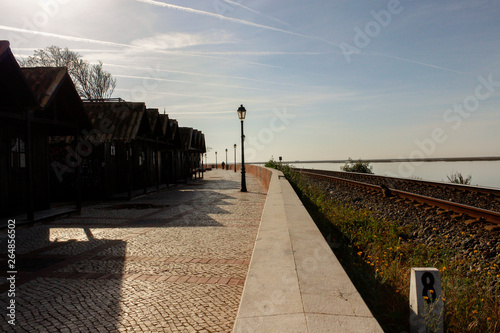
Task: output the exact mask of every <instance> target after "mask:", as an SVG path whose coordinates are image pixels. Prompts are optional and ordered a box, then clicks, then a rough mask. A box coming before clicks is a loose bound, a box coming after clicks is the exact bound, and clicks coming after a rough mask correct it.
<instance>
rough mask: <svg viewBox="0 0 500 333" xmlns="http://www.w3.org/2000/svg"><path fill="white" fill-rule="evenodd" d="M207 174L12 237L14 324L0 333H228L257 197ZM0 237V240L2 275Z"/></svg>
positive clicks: (252, 188)
mask: <svg viewBox="0 0 500 333" xmlns="http://www.w3.org/2000/svg"><path fill="white" fill-rule="evenodd" d="M240 176H241V175H240V173H239V172H237V173H235V172H233V171H222V170H213V171H210V172H207V173H205V179H204V180H197V181H194V182H192V183H190V184H186V185H179V186H178V187H177V188H175V189H170V190H167V191H163V192H159V193H155V194H151V195H148V196H145V197H142V198H138V199H136V200H132V201H113V202H106V203H103V204H99V205H94V206H89V207H84V208H83V211H82V214H81V215H80V216H74V217H71V218H65V219H59V220H56V221H53V222H50V223H40V224H36V225H33V226H31V227H28V226H18V227H17V228H16V267H15V269H16V270H17V274H15V275H16V282H15V289H16V290H15V293H16V295H15V297H14V298H13V299H14V300H15V302H16V303H15V304H16V308H15V316H16V317H15V320H16V326H15V327H13V326H11V325H9V324H8V323H7V318H6V306H7V303H6V302H7V301H9V300H10V298H8V297H7V291H8V289H9V286H8V285H7V284H6V283H4V282H5V281H6V280H5V275H6V273H7V269H2V271H1V272H0V274H2V275H3V276H4V277H3V278H2V281H1V282H2V283H3V284H2V285H0V294H1V295H0V308H1V309H2V310H0V317H1V319H0V321H1V323H0V325H1V329H0V331H2V332H117V331H118V332H230V331H231V330H232V328H233V326H234V321H235V318H236V313H237V309H238V306H239V302H240V298H241V293H242V290H243V284H244V282H245V278H246V275H247V271H248V264H249V262H250V258H251V255H252V251H253V247H254V243H255V238H256V235H257V230H258V226H259V223H260V220H261V215H262V210H263V207H264V202H265V200H266V189H265V188H264V187H263V186H262V185H260V184H259V183H258V182H257V180H256V179H255V178H254V177H253V176H251V175H247V187H248V191H249V192H247V193H241V192H240V191H239V190H240ZM6 241H7V238H6V232H2V235H1V237H0V252H1V253H2V264H3V265H2V267H6V260H5V259H4V258H5V257H6V256H5V254H6V252H7V245H6Z"/></svg>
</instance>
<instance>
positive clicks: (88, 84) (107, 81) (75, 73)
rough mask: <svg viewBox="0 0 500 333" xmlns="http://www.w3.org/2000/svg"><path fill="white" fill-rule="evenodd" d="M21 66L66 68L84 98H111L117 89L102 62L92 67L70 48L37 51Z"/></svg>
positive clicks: (55, 47)
mask: <svg viewBox="0 0 500 333" xmlns="http://www.w3.org/2000/svg"><path fill="white" fill-rule="evenodd" d="M19 64H20V65H21V66H22V67H66V68H67V69H68V74H69V75H70V77H71V79H72V80H73V82H74V83H75V87H76V90H77V91H78V94H79V95H80V97H82V98H87V99H105V98H110V97H111V95H112V94H113V91H114V90H115V87H116V80H115V79H113V77H112V75H111V73H109V72H107V71H105V70H104V69H103V68H102V62H101V61H99V64H95V65H91V64H89V63H87V62H86V61H84V60H82V59H81V55H80V54H78V53H77V52H73V51H70V50H68V48H65V49H61V48H60V47H58V46H54V45H52V46H49V47H47V48H45V49H39V50H35V52H34V55H33V56H30V57H28V58H26V59H21V60H20V61H19Z"/></svg>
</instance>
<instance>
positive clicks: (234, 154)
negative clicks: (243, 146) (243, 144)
mask: <svg viewBox="0 0 500 333" xmlns="http://www.w3.org/2000/svg"><path fill="white" fill-rule="evenodd" d="M234 172H236V143H235V144H234Z"/></svg>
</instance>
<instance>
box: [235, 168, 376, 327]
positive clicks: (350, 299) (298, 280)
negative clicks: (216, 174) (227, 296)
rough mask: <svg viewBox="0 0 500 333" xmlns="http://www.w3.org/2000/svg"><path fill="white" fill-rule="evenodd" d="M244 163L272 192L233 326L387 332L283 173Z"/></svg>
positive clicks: (267, 202)
mask: <svg viewBox="0 0 500 333" xmlns="http://www.w3.org/2000/svg"><path fill="white" fill-rule="evenodd" d="M245 168H246V171H247V172H248V173H250V174H254V175H255V176H256V177H257V178H258V179H259V180H260V181H262V182H263V183H264V184H267V185H266V186H268V193H267V198H266V203H265V206H264V211H263V214H262V219H261V223H260V227H259V231H258V234H257V240H256V242H255V247H254V250H253V254H252V259H251V262H250V267H249V271H248V274H247V278H246V282H245V286H244V290H243V295H242V299H241V303H240V307H239V310H238V315H237V318H236V322H235V325H234V329H233V332H287V333H289V332H315V333H316V332H363V333H365V332H383V330H382V328H381V327H380V325H379V324H378V322H377V321H376V320H375V318H374V317H373V315H372V313H371V312H370V310H369V309H368V307H367V306H366V304H365V303H364V301H363V299H362V298H361V296H360V295H359V293H358V292H357V290H356V288H355V287H354V285H353V284H352V282H351V280H350V279H349V277H348V276H347V274H346V273H345V271H344V269H343V268H342V266H341V264H340V263H339V261H338V260H337V258H336V257H335V255H334V254H333V252H332V251H331V249H330V247H329V245H328V244H327V242H326V241H325V240H324V238H323V236H322V234H321V233H320V231H319V230H318V228H317V227H316V225H315V223H314V221H313V220H312V218H311V217H310V216H309V214H308V212H307V211H306V209H305V207H304V206H303V205H302V202H301V201H300V199H299V198H298V196H297V195H296V194H295V191H294V190H293V188H292V186H291V185H290V183H289V182H288V181H287V180H286V179H285V178H284V177H283V173H281V172H280V171H277V170H274V169H269V168H262V167H257V166H253V165H249V166H245ZM233 172H234V171H233Z"/></svg>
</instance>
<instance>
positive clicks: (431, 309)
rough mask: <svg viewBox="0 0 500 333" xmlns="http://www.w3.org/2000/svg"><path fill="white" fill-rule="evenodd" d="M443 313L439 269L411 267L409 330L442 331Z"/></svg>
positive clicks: (427, 332) (418, 331)
mask: <svg viewBox="0 0 500 333" xmlns="http://www.w3.org/2000/svg"><path fill="white" fill-rule="evenodd" d="M443 313H444V306H443V295H442V292H441V276H440V274H439V270H438V269H437V268H429V267H413V268H412V269H411V277H410V332H411V333H430V332H443Z"/></svg>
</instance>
